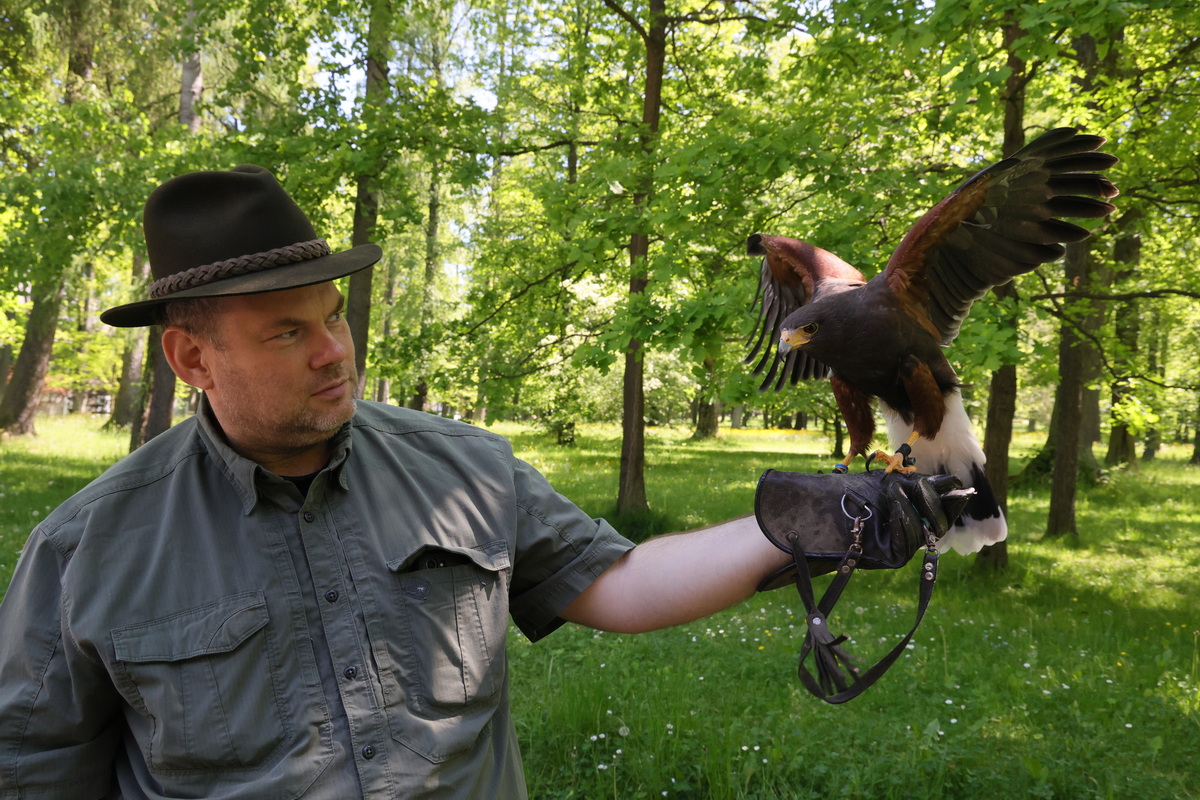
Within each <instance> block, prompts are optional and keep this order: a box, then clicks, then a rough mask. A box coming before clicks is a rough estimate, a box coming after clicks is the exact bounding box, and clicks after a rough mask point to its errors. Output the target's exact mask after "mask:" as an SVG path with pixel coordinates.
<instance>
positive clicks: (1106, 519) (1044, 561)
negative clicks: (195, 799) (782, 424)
mask: <svg viewBox="0 0 1200 800" xmlns="http://www.w3.org/2000/svg"><path fill="white" fill-rule="evenodd" d="M98 425H99V422H98V421H95V420H89V419H86V418H72V419H68V420H43V421H41V422H40V425H39V430H40V431H41V436H39V437H38V438H36V439H32V440H7V441H3V442H0V582H2V583H0V585H6V584H7V581H8V578H9V576H10V575H11V571H12V568H13V565H14V563H15V559H16V555H17V552H18V551H19V548H20V546H21V544H22V542H23V541H24V538H25V536H26V535H27V534H28V532H29V530H30V529H31V528H32V526H33V524H34V523H35V522H36V521H37V520H38V519H40V517H41V516H42V515H44V514H45V513H46V512H47V511H48V510H49V509H50V508H52V507H53V506H54V505H56V504H57V503H58V502H60V501H61V499H63V498H65V497H66V496H67V495H69V494H70V493H71V492H73V491H74V490H76V489H77V488H79V487H80V486H82V485H83V484H84V483H86V482H87V481H88V480H89V479H90V478H91V477H93V476H94V475H95V474H97V473H98V472H99V470H100V469H102V468H103V466H105V465H107V464H108V463H111V462H112V461H113V460H115V458H117V457H119V455H120V454H121V453H122V452H123V451H124V449H125V436H124V435H108V434H102V433H98V432H97V431H96V428H97V427H98ZM496 430H498V431H499V432H501V433H503V434H505V435H507V436H509V438H510V439H512V441H513V443H514V447H515V449H516V450H517V453H518V455H520V456H522V457H524V458H525V459H527V460H528V461H530V462H531V463H533V464H534V465H536V466H537V467H538V468H539V469H541V470H542V471H543V472H544V473H545V474H546V475H547V476H548V477H549V478H550V479H551V481H552V482H553V483H554V484H555V486H556V487H557V488H558V489H559V490H560V491H561V492H563V493H564V494H566V495H567V496H569V497H572V498H573V499H575V500H576V501H577V502H578V503H579V504H580V505H581V506H582V507H584V508H585V509H586V510H587V511H589V513H592V514H595V515H609V514H610V513H611V510H612V498H613V497H614V496H615V494H616V481H617V477H616V476H617V465H618V447H619V431H618V430H617V429H615V428H611V427H600V426H595V427H593V426H585V427H583V428H581V430H580V431H579V433H578V435H577V444H576V446H574V447H566V448H564V447H558V446H556V445H554V444H553V443H552V442H551V441H550V440H549V439H548V438H547V437H544V436H542V435H540V434H539V433H537V432H535V431H532V430H531V429H529V428H525V427H521V426H516V425H505V424H501V425H497V426H496ZM687 437H688V432H687V431H684V430H653V429H652V430H650V431H649V432H648V436H647V463H648V468H647V476H646V477H647V492H648V495H649V497H650V502H651V505H652V506H653V507H654V509H655V511H656V516H655V517H654V518H653V519H652V520H651V526H650V527H651V528H652V529H680V528H691V527H697V526H700V525H703V524H706V523H710V522H716V521H719V520H722V519H726V518H729V517H732V516H737V515H741V514H744V513H747V512H748V511H749V510H750V507H751V502H752V497H753V491H754V483H755V481H756V479H757V477H758V475H759V473H760V472H761V471H762V470H763V469H765V468H767V467H775V468H781V469H795V470H815V469H827V464H828V459H826V458H823V457H821V456H820V455H819V454H820V453H823V452H825V451H827V450H828V448H829V442H828V441H827V440H825V439H824V438H823V437H822V436H820V435H819V434H815V433H807V432H792V431H786V432H785V431H769V432H763V431H757V430H756V431H723V436H722V437H721V438H720V439H718V440H716V441H713V442H704V443H695V442H690V441H688V438H687ZM1039 444H1040V438H1038V437H1033V438H1029V439H1021V440H1020V441H1018V442H1017V443H1015V445H1014V449H1013V454H1014V457H1016V459H1017V461H1018V463H1019V461H1020V459H1022V458H1023V457H1025V456H1027V455H1028V453H1029V452H1030V451H1031V450H1032V449H1034V448H1036V447H1037V446H1038V445H1039ZM1186 455H1187V452H1186V451H1185V450H1183V449H1182V448H1178V449H1176V448H1167V449H1166V451H1165V452H1164V453H1163V454H1162V455H1161V456H1160V458H1159V459H1158V460H1157V461H1155V462H1152V463H1150V464H1144V465H1141V467H1140V468H1139V469H1138V470H1136V471H1117V472H1114V473H1113V474H1112V475H1111V476H1110V479H1109V480H1108V481H1107V482H1106V483H1105V484H1103V485H1101V486H1099V487H1095V488H1092V489H1089V490H1087V491H1086V492H1082V493H1081V494H1080V497H1079V500H1078V514H1079V528H1080V536H1079V540H1078V541H1065V540H1044V539H1043V538H1042V529H1043V525H1044V520H1045V515H1046V508H1047V504H1048V493H1047V492H1048V489H1046V488H1040V489H1035V490H1023V491H1021V492H1019V493H1017V494H1016V495H1015V496H1013V497H1011V498H1010V512H1009V518H1010V519H1009V522H1010V538H1009V542H1010V544H1009V556H1010V560H1011V566H1010V569H1009V570H1008V571H1007V572H1006V573H1004V574H1002V575H998V576H987V575H980V574H977V573H976V572H975V571H974V570H973V568H972V559H970V558H962V557H959V556H957V555H954V554H950V555H947V556H946V557H945V558H944V559H943V561H942V571H941V577H940V580H939V585H938V588H937V591H936V593H935V595H934V601H933V605H932V607H931V609H930V611H929V613H928V614H927V616H926V618H925V621H924V623H923V624H922V626H921V629H920V630H919V631H918V633H917V635H916V637H915V639H914V642H913V644H912V645H911V647H910V650H909V652H908V653H907V654H906V656H905V657H903V658H902V659H900V661H898V662H897V664H896V665H895V666H894V667H893V668H892V670H891V671H890V672H889V673H888V674H887V675H886V676H885V677H884V678H883V679H882V680H881V681H880V682H879V683H878V684H876V685H875V686H874V687H873V688H871V689H870V690H868V692H867V693H866V694H865V695H863V696H862V697H860V698H858V699H856V700H853V701H851V702H850V703H849V704H847V705H844V706H840V707H833V706H827V705H825V704H824V703H821V702H820V701H818V700H816V699H815V698H812V697H811V696H809V695H808V694H807V693H806V692H805V691H804V690H803V689H802V687H801V686H800V685H799V682H798V680H797V679H796V676H795V668H796V665H795V661H796V655H797V653H798V651H799V647H800V643H801V641H802V640H803V613H802V610H801V609H802V606H801V604H800V602H799V598H798V597H797V596H796V594H795V592H794V591H793V590H791V589H782V590H779V591H776V592H772V593H770V594H763V595H758V596H757V597H755V598H752V599H751V600H750V601H748V602H746V603H743V604H741V605H739V606H737V607H735V608H733V609H730V610H729V611H727V612H724V613H722V614H719V615H717V616H714V617H711V618H708V619H706V620H703V621H700V622H697V623H694V624H691V625H686V626H682V627H679V628H674V629H670V630H666V631H661V632H658V633H654V634H643V635H639V636H619V635H612V634H598V633H596V632H594V631H591V630H587V629H582V628H578V627H575V626H565V627H564V628H563V629H561V630H560V631H558V632H557V633H555V634H554V635H553V636H551V637H549V638H548V639H546V640H545V641H543V642H540V643H538V644H536V645H531V644H529V643H528V642H527V641H526V640H524V639H523V638H522V637H521V636H520V635H519V634H516V633H515V632H514V633H513V635H512V636H511V638H510V659H511V662H512V664H511V666H512V669H511V671H512V693H513V706H514V716H515V718H516V720H517V726H518V732H519V734H520V737H521V742H522V748H523V751H524V754H525V767H526V773H527V776H528V779H529V784H530V790H531V793H532V795H533V796H534V797H537V798H607V797H611V798H621V799H622V800H624V799H626V798H651V797H670V798H696V799H697V800H699V799H700V798H781V799H782V798H807V797H812V798H831V797H863V798H874V797H889V798H890V797H895V798H933V797H947V798H968V797H1000V798H1010V797H1011V798H1016V797H1022V798H1023V797H1043V798H1050V797H1057V798H1093V797H1097V798H1108V797H1114V798H1126V797H1155V798H1159V797H1169V798H1187V797H1200V768H1198V767H1197V765H1196V761H1197V756H1198V755H1200V602H1198V601H1200V539H1198V538H1197V536H1196V535H1195V530H1196V528H1197V522H1200V469H1197V468H1195V467H1189V466H1187V465H1186ZM859 463H860V464H861V462H859ZM916 567H917V565H916V564H910V565H909V567H908V568H906V569H904V570H898V571H895V572H886V573H885V572H875V573H862V574H860V575H858V576H856V578H855V579H854V581H853V582H852V584H851V587H850V589H849V590H848V592H847V594H846V595H845V596H844V597H843V599H842V601H841V603H840V604H839V606H838V610H839V611H840V612H841V616H840V617H839V618H838V619H836V620H834V626H835V629H836V628H843V629H844V630H845V631H846V632H848V633H850V634H852V635H853V643H852V645H851V647H852V650H853V651H854V652H855V653H856V654H858V655H860V656H862V657H863V658H864V659H870V660H873V659H874V658H875V657H878V656H879V655H881V654H882V653H883V652H884V651H886V650H887V649H888V648H889V647H890V645H889V642H891V641H895V639H896V638H898V637H899V636H900V635H901V634H902V633H904V632H905V631H907V630H908V628H909V626H910V625H911V618H912V614H913V612H914V609H915V603H916V583H917V574H916ZM818 590H819V589H818Z"/></svg>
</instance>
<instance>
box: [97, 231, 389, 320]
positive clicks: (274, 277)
mask: <svg viewBox="0 0 1200 800" xmlns="http://www.w3.org/2000/svg"><path fill="white" fill-rule="evenodd" d="M382 257H383V250H381V249H380V247H379V245H377V244H361V245H359V246H358V247H355V248H352V249H350V250H343V251H342V252H340V253H331V254H329V255H327V256H320V257H319V258H313V259H309V260H307V261H301V262H298V263H295V264H286V265H283V266H279V267H275V268H272V269H264V270H260V271H258V272H248V273H246V274H245V275H238V276H237V277H233V278H225V279H224V280H219V281H214V282H213V283H210V284H205V285H203V286H195V287H193V288H191V289H184V290H183V291H179V292H174V293H172V294H170V295H167V296H166V297H160V298H157V299H155V300H140V301H138V302H136V303H126V304H125V305H121V306H115V307H114V308H110V309H108V310H107V311H105V312H103V313H102V314H101V315H100V321H101V322H103V323H105V324H106V325H112V326H113V327H115V328H139V327H144V326H147V325H154V324H156V323H157V322H158V321H159V309H161V308H162V307H163V306H164V305H166V304H167V303H169V302H171V301H172V300H187V299H194V298H199V297H232V296H235V295H243V294H262V293H264V292H277V291H281V290H283V289H298V288H300V287H302V286H312V285H313V284H315V283H324V282H325V281H331V280H334V279H336V278H343V277H345V276H347V275H350V274H353V273H355V272H358V271H359V270H363V269H366V268H367V267H369V266H371V265H373V264H374V263H375V262H377V261H379V259H380V258H382Z"/></svg>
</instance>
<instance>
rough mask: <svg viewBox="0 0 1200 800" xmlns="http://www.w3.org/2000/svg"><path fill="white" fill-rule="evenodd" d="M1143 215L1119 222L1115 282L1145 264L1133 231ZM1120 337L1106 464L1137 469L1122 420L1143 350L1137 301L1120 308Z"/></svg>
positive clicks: (1126, 215) (1124, 217) (1131, 441)
mask: <svg viewBox="0 0 1200 800" xmlns="http://www.w3.org/2000/svg"><path fill="white" fill-rule="evenodd" d="M1141 216H1142V215H1141V212H1140V211H1138V210H1137V209H1136V208H1133V209H1130V210H1129V211H1127V212H1125V213H1124V214H1122V215H1121V217H1120V219H1119V220H1118V222H1117V225H1116V228H1117V241H1116V244H1115V245H1114V247H1113V264H1114V265H1115V266H1116V269H1117V270H1118V272H1117V274H1116V275H1115V276H1114V283H1116V282H1118V281H1120V280H1123V279H1126V278H1130V277H1132V276H1133V275H1134V274H1135V272H1136V271H1137V268H1138V264H1139V262H1140V261H1141V252H1142V238H1141V236H1139V235H1138V234H1137V232H1136V231H1135V230H1133V229H1132V228H1133V227H1134V225H1136V223H1137V222H1138V221H1139V220H1140V218H1141ZM1115 323H1116V335H1117V341H1119V342H1120V344H1121V349H1120V350H1119V351H1118V352H1119V355H1118V356H1117V359H1116V360H1117V375H1116V378H1115V380H1114V381H1113V384H1112V408H1113V415H1114V416H1113V424H1112V433H1111V435H1110V436H1109V440H1108V453H1107V454H1106V455H1105V458H1104V463H1106V464H1108V465H1109V466H1115V465H1117V464H1127V465H1129V466H1130V467H1131V468H1136V467H1137V463H1138V461H1137V441H1136V440H1135V439H1134V436H1133V433H1132V431H1130V429H1129V425H1128V424H1126V423H1125V422H1123V421H1121V418H1120V416H1119V415H1120V407H1121V403H1122V402H1123V401H1124V400H1125V398H1126V397H1127V396H1128V395H1129V394H1130V393H1131V391H1132V390H1131V387H1130V385H1129V377H1128V376H1129V373H1130V371H1131V370H1132V367H1131V365H1130V361H1131V360H1132V358H1133V356H1134V355H1135V354H1136V353H1137V352H1138V349H1139V338H1140V336H1141V317H1140V316H1139V309H1138V304H1137V301H1136V300H1128V301H1126V302H1124V303H1122V304H1121V305H1119V306H1118V307H1117V311H1116V320H1115Z"/></svg>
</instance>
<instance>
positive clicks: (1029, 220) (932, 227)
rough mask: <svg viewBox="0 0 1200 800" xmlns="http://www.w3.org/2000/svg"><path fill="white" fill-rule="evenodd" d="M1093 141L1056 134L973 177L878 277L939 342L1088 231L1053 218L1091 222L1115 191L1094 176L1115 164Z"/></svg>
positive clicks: (1067, 132)
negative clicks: (998, 291)
mask: <svg viewBox="0 0 1200 800" xmlns="http://www.w3.org/2000/svg"><path fill="white" fill-rule="evenodd" d="M1104 141H1105V140H1104V139H1103V138H1102V137H1100V136H1091V135H1087V134H1080V133H1079V132H1078V131H1077V130H1076V129H1075V128H1056V129H1054V130H1052V131H1049V132H1047V133H1045V134H1043V135H1042V136H1040V137H1038V138H1037V139H1035V140H1034V141H1033V142H1031V143H1029V144H1028V145H1026V146H1025V147H1023V148H1021V149H1020V150H1018V151H1017V152H1016V153H1014V154H1013V155H1012V156H1011V157H1009V158H1006V159H1004V160H1003V161H999V162H997V163H995V164H992V165H991V166H990V167H987V168H986V169H984V170H982V171H980V172H978V173H976V174H975V175H974V176H972V177H971V178H970V179H968V180H967V181H966V182H965V183H963V184H962V185H961V186H959V187H958V188H957V189H955V190H954V191H953V192H952V193H951V194H950V196H948V197H947V198H946V199H944V200H942V201H941V202H940V203H938V204H937V205H936V206H934V207H933V208H932V209H930V210H929V211H928V212H927V213H926V214H925V215H924V216H922V217H921V219H919V220H918V221H917V223H916V225H914V226H913V227H912V229H911V230H910V231H909V232H908V233H907V234H906V235H905V237H904V239H903V241H901V242H900V246H899V247H897V248H896V252H895V253H893V254H892V257H891V260H889V261H888V264H887V268H886V269H885V270H884V272H883V273H882V279H883V280H884V281H886V282H887V285H888V287H889V288H890V289H891V291H892V292H893V293H894V294H895V295H896V297H897V299H898V301H899V302H900V304H901V305H902V306H903V307H904V309H905V311H906V312H908V313H909V314H910V315H911V316H912V317H913V318H914V319H916V320H918V321H919V322H920V323H921V324H922V326H923V327H925V329H926V330H928V331H929V332H930V334H931V335H933V336H934V338H935V339H937V340H939V341H940V342H941V343H942V344H943V345H945V344H949V343H950V342H952V341H953V340H954V337H956V336H957V335H958V330H959V327H960V326H961V325H962V321H963V319H965V318H966V316H967V313H968V312H969V311H970V310H971V304H972V303H974V302H975V301H976V300H977V299H979V298H980V297H982V296H983V295H984V294H985V293H986V292H987V291H988V289H990V288H991V287H993V286H997V285H999V284H1003V283H1007V282H1008V281H1010V280H1012V279H1013V278H1014V277H1016V276H1017V275H1022V274H1024V273H1026V272H1029V271H1030V270H1032V269H1035V268H1036V267H1037V266H1038V265H1039V264H1043V263H1046V262H1048V261H1054V260H1055V259H1057V258H1059V257H1060V256H1062V254H1063V252H1064V248H1063V246H1062V243H1063V242H1077V241H1081V240H1083V239H1085V238H1087V236H1088V231H1087V230H1086V229H1084V228H1081V227H1079V226H1077V225H1074V224H1072V223H1069V222H1064V221H1063V220H1061V219H1058V218H1057V217H1084V218H1098V217H1104V216H1107V215H1108V214H1111V213H1112V212H1113V211H1115V210H1116V207H1115V206H1113V205H1112V204H1111V203H1108V202H1105V201H1104V200H1103V199H1096V198H1105V199H1107V198H1111V197H1115V196H1116V195H1117V188H1116V187H1115V186H1114V185H1113V184H1112V182H1111V181H1109V180H1108V179H1107V178H1105V177H1104V176H1103V175H1100V174H1097V173H1098V172H1100V171H1102V170H1106V169H1108V168H1109V167H1111V166H1112V165H1113V164H1115V163H1116V162H1117V159H1116V157H1115V156H1111V155H1109V154H1107V153H1100V152H1096V148H1098V147H1100V146H1101V145H1102V144H1104Z"/></svg>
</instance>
